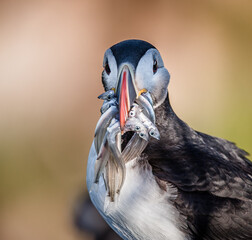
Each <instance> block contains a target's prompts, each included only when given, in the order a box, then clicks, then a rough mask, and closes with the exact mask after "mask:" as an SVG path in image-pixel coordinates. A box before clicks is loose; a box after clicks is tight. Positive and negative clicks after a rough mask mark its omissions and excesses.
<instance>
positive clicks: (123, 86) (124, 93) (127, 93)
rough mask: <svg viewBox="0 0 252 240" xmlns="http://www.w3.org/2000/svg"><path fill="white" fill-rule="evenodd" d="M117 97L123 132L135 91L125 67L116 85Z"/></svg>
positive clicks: (134, 97) (129, 73) (130, 76)
mask: <svg viewBox="0 0 252 240" xmlns="http://www.w3.org/2000/svg"><path fill="white" fill-rule="evenodd" d="M116 92H117V97H118V101H119V118H120V127H121V131H123V128H124V125H125V122H126V121H127V118H128V116H129V111H130V108H131V106H132V104H133V103H134V101H135V99H136V96H137V95H136V90H135V86H134V82H133V76H132V74H131V72H130V70H129V67H128V66H127V65H125V66H123V68H122V70H121V72H120V74H119V80H118V85H117V91H116Z"/></svg>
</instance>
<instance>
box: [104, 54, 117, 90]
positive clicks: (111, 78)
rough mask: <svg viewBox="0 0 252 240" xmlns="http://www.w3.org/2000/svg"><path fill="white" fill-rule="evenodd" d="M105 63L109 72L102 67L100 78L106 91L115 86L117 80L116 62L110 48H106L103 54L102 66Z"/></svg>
mask: <svg viewBox="0 0 252 240" xmlns="http://www.w3.org/2000/svg"><path fill="white" fill-rule="evenodd" d="M106 64H108V66H109V68H110V73H109V74H108V73H107V72H106V71H105V69H104V71H103V72H102V79H103V80H102V81H103V86H104V88H105V91H108V90H110V89H112V88H116V85H117V80H118V78H117V75H118V73H117V72H118V68H117V63H116V60H115V57H114V55H113V53H112V51H111V49H108V50H107V51H106V52H105V54H104V58H103V67H104V68H105V65H106Z"/></svg>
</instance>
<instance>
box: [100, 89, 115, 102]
mask: <svg viewBox="0 0 252 240" xmlns="http://www.w3.org/2000/svg"><path fill="white" fill-rule="evenodd" d="M98 98H99V99H102V100H108V101H109V100H111V99H112V98H115V92H114V90H108V91H106V92H104V93H102V94H101V95H99V96H98Z"/></svg>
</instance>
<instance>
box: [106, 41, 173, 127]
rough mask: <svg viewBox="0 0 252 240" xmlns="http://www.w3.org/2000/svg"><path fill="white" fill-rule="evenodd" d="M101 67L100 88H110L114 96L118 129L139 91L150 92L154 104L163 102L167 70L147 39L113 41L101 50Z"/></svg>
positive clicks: (166, 84) (166, 85) (167, 78)
mask: <svg viewBox="0 0 252 240" xmlns="http://www.w3.org/2000/svg"><path fill="white" fill-rule="evenodd" d="M103 67H104V70H103V72H102V83H103V86H104V89H105V90H106V91H108V90H114V91H115V93H116V97H117V99H118V103H119V115H120V126H121V129H123V127H124V124H125V122H126V119H127V117H128V113H129V111H130V108H131V106H132V104H133V103H134V101H135V100H136V98H138V97H139V95H140V94H141V93H143V92H149V93H150V95H151V97H152V100H153V107H154V108H156V107H158V106H159V105H161V104H162V103H163V102H164V100H165V98H166V96H167V87H168V84H169V80H170V74H169V72H168V71H167V69H166V68H165V67H164V63H163V60H162V58H161V55H160V53H159V51H158V50H157V49H156V48H155V47H154V46H153V45H151V44H150V43H148V42H145V41H142V40H126V41H123V42H120V43H117V44H115V45H113V46H112V47H110V48H109V49H108V50H107V51H106V52H105V54H104V59H103Z"/></svg>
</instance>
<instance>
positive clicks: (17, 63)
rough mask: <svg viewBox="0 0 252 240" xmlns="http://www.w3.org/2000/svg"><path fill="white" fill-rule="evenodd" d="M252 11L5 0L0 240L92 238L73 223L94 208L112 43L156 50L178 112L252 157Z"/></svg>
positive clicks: (243, 4) (0, 40)
mask: <svg viewBox="0 0 252 240" xmlns="http://www.w3.org/2000/svg"><path fill="white" fill-rule="evenodd" d="M251 9H252V2H251V1H249V0H247V1H244V0H240V1H235V0H228V1H226V0H223V1H218V0H208V1H201V0H192V1H186V0H184V1H166V0H155V1H146V0H145V1H144V0H138V1H133V0H132V1H129V0H125V1H123V0H106V1H97V0H94V1H87V0H86V1H85V0H82V1H81V0H72V1H66V0H61V1H60V0H58V1H57V0H50V1H46V0H45V1H42V0H19V1H18V0H6V1H4V0H1V1H0V239H1V240H16V239H18V240H23V239H24V240H33V239H36V240H40V239H41V240H42V239H43V240H44V239H48V240H51V239H53V240H57V239H59V240H75V239H77V240H79V239H87V240H89V239H94V237H93V236H92V234H91V233H85V232H84V231H80V229H77V228H76V227H75V226H74V222H75V223H77V225H78V226H79V228H81V223H80V222H79V220H80V219H79V218H82V214H84V215H85V214H88V211H89V210H90V211H91V207H87V206H88V205H87V206H86V205H85V207H83V203H82V201H83V199H84V198H85V194H86V184H85V176H86V173H85V171H86V163H87V157H88V151H89V147H90V145H91V142H92V139H93V134H94V128H95V125H96V122H97V120H98V118H99V108H100V106H101V102H100V101H99V100H98V99H97V96H98V95H99V94H101V93H102V92H103V89H102V84H101V71H102V60H103V54H104V52H105V50H106V49H107V48H109V47H110V46H111V45H113V44H115V43H117V42H119V41H122V40H125V39H129V38H137V39H143V40H146V41H149V42H150V43H152V44H153V45H155V46H156V47H157V48H158V49H159V51H160V52H161V55H162V57H163V59H164V62H165V65H166V67H167V68H168V70H169V71H170V74H171V81H170V85H169V92H170V98H171V103H172V106H173V108H174V110H175V112H176V113H177V115H178V116H179V117H180V118H182V119H183V120H184V121H185V122H187V123H188V124H189V125H191V126H192V127H193V128H195V129H197V130H199V131H203V132H206V133H208V134H211V135H216V136H219V137H222V138H226V139H229V140H231V141H233V142H236V143H237V144H238V146H239V147H241V148H243V149H245V150H247V151H248V152H250V153H252V136H251V135H252V124H251V122H252V94H251V90H252V80H251V78H252V44H251V43H252V14H251ZM90 206H91V205H90ZM76 215H77V216H78V217H77V220H76ZM90 219H91V218H90ZM97 221H98V220H97ZM99 221H100V220H99ZM100 239H105V238H104V237H103V238H100ZM108 239H112V237H111V238H108Z"/></svg>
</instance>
